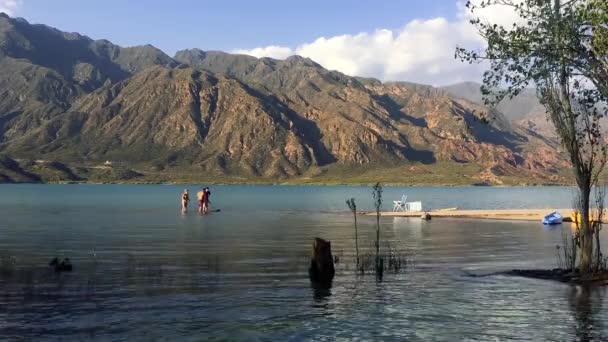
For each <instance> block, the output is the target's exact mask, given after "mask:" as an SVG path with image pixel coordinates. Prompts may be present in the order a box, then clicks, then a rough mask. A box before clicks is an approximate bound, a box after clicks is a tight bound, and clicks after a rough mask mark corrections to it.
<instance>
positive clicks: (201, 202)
mask: <svg viewBox="0 0 608 342" xmlns="http://www.w3.org/2000/svg"><path fill="white" fill-rule="evenodd" d="M206 195H207V192H206V191H205V189H203V190H201V191H199V192H197V193H196V198H197V199H198V213H199V214H203V209H204V207H205V206H204V204H205V200H206V199H205V196H206Z"/></svg>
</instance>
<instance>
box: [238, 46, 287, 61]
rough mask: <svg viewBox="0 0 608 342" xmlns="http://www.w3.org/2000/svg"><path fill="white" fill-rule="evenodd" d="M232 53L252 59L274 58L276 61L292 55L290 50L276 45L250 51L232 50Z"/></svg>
mask: <svg viewBox="0 0 608 342" xmlns="http://www.w3.org/2000/svg"><path fill="white" fill-rule="evenodd" d="M232 52H233V53H239V54H244V55H251V56H254V57H258V58H260V57H272V58H276V59H285V58H287V57H289V56H291V55H293V52H292V51H291V49H290V48H288V47H284V46H276V45H270V46H266V47H258V48H255V49H251V50H244V49H237V50H233V51H232Z"/></svg>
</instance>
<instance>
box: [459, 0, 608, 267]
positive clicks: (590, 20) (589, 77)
mask: <svg viewBox="0 0 608 342" xmlns="http://www.w3.org/2000/svg"><path fill="white" fill-rule="evenodd" d="M490 6H507V7H510V8H511V9H513V10H514V11H515V12H516V13H517V14H518V16H519V20H518V21H517V22H515V23H513V25H512V27H508V28H505V27H503V26H500V25H497V24H494V23H488V22H485V21H482V20H481V19H480V18H479V17H477V18H475V19H473V20H471V24H473V25H474V26H475V27H476V28H477V29H478V31H479V33H480V35H481V36H482V37H483V38H484V39H485V40H486V41H487V44H488V45H487V48H486V50H485V51H484V52H483V53H480V52H478V51H468V50H466V49H464V48H457V49H456V57H458V58H460V59H461V60H463V61H466V62H469V63H473V62H480V61H489V63H490V69H489V70H487V71H486V72H485V73H484V80H483V86H482V88H481V91H482V93H483V95H484V100H485V102H486V103H488V104H496V103H497V102H499V101H500V100H501V99H503V98H504V97H506V96H509V97H513V96H516V95H517V94H519V93H520V92H521V91H522V90H523V89H525V88H526V87H528V86H529V85H534V86H535V87H536V89H537V94H538V97H539V99H540V102H541V103H542V104H543V106H544V107H545V109H546V111H547V113H548V115H549V118H550V119H551V121H552V123H553V124H554V126H555V128H556V131H557V135H558V136H559V138H560V139H561V142H562V145H563V146H564V148H565V149H566V151H567V152H568V154H569V156H570V161H571V163H572V166H573V170H574V176H575V179H576V183H577V185H578V189H579V196H578V199H579V200H578V201H577V202H578V203H577V209H578V210H579V211H580V212H581V214H582V223H581V225H580V231H579V232H577V236H578V237H579V239H580V249H581V261H580V267H579V268H580V269H581V271H582V272H587V271H589V270H590V266H591V261H592V260H591V258H592V255H591V253H592V251H593V249H594V248H593V245H594V242H593V236H594V230H598V229H599V228H594V227H592V226H590V224H589V209H590V192H591V189H592V188H593V186H594V185H595V184H597V182H598V179H599V176H600V174H602V171H603V169H604V166H605V165H606V162H607V153H608V150H607V148H606V140H605V139H604V137H603V136H602V133H603V132H604V131H603V130H602V129H601V127H600V126H601V125H600V123H601V121H600V119H601V118H603V117H605V116H607V114H608V104H607V99H608V54H607V53H606V52H607V51H608V49H607V46H606V37H607V35H606V30H607V28H606V23H607V21H606V19H607V18H608V5H606V2H605V1H604V0H589V1H582V0H581V1H577V0H569V1H561V0H485V1H481V3H480V4H479V5H474V4H472V3H471V2H470V1H469V2H468V3H467V7H468V8H469V9H470V10H471V12H472V13H473V15H475V12H476V10H478V9H480V8H486V7H490ZM504 85H507V87H506V88H504V87H503V86H504ZM597 248H599V246H597Z"/></svg>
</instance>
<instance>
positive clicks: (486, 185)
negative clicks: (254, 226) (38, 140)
mask: <svg viewBox="0 0 608 342" xmlns="http://www.w3.org/2000/svg"><path fill="white" fill-rule="evenodd" d="M83 184H84V185H192V184H209V185H271V186H352V187H371V186H374V185H375V183H357V182H353V183H348V182H345V183H331V182H264V181H260V182H256V181H252V182H247V181H245V182H238V181H235V182H231V181H224V182H222V181H212V180H211V181H207V182H88V181H58V182H0V186H2V185H83ZM380 184H382V186H383V187H385V186H388V187H449V188H486V187H487V188H517V187H521V188H524V187H530V188H534V187H574V186H575V185H574V184H562V183H546V184H454V183H417V184H411V183H395V182H387V183H383V182H380Z"/></svg>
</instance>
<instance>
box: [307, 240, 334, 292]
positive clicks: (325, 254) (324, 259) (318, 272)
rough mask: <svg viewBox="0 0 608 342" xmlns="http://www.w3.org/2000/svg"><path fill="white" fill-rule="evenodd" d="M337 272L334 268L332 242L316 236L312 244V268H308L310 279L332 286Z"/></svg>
mask: <svg viewBox="0 0 608 342" xmlns="http://www.w3.org/2000/svg"><path fill="white" fill-rule="evenodd" d="M335 274H336V270H335V268H334V258H333V256H332V253H331V242H329V241H327V240H323V239H320V238H315V241H314V242H313V244H312V257H311V259H310V268H309V269H308V275H309V277H310V280H311V281H313V282H315V283H319V284H324V285H327V286H330V285H331V281H332V280H333V279H334V275H335Z"/></svg>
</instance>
